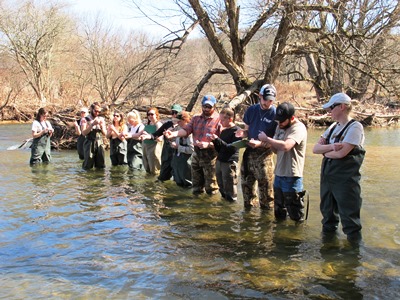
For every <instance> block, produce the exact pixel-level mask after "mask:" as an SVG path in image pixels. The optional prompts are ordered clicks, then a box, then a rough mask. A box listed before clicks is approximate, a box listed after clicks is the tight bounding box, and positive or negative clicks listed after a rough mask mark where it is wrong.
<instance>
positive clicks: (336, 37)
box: [132, 0, 400, 106]
mask: <svg viewBox="0 0 400 300" xmlns="http://www.w3.org/2000/svg"><path fill="white" fill-rule="evenodd" d="M132 3H133V7H134V9H135V10H139V11H140V12H141V13H142V14H143V15H144V16H145V17H146V18H149V19H151V20H152V21H154V22H156V23H157V24H159V25H160V26H161V24H162V26H163V27H164V28H165V27H166V25H165V23H163V22H162V21H160V20H162V19H163V18H173V17H174V18H177V16H179V18H180V24H182V28H181V29H178V30H177V29H176V28H174V29H171V30H170V35H168V36H167V37H166V39H165V40H164V41H163V43H162V48H163V49H165V48H168V47H169V49H170V50H171V51H173V52H175V53H176V54H177V55H178V53H179V51H181V50H182V48H183V47H184V44H185V43H186V42H187V39H188V35H189V34H191V33H192V32H193V31H194V27H196V26H199V27H201V32H202V34H203V35H204V36H205V37H206V39H207V40H208V42H209V44H210V46H211V48H212V49H213V51H214V53H215V54H216V56H217V57H218V60H219V63H220V67H223V68H225V70H226V71H227V72H228V73H229V75H230V77H231V80H232V82H233V84H234V86H235V88H236V92H237V94H238V95H241V96H239V97H237V98H236V99H234V100H233V102H231V106H235V105H236V104H238V103H240V102H242V101H243V100H245V99H246V98H247V99H248V96H250V95H251V93H252V92H254V91H255V90H257V89H258V88H260V86H261V85H262V84H263V83H265V82H270V83H274V82H275V81H276V80H278V79H280V78H288V79H289V80H305V81H309V82H311V83H312V85H313V87H314V90H315V92H316V95H317V97H318V98H319V99H320V100H322V99H325V98H328V97H329V96H330V95H331V94H333V93H336V92H339V91H346V92H347V93H349V94H350V95H351V96H353V97H357V98H362V97H364V96H365V95H366V93H367V92H368V89H371V87H372V90H373V92H375V94H376V93H377V92H378V91H379V90H380V89H382V88H383V89H384V90H385V91H386V93H387V94H388V95H390V94H393V93H396V89H395V87H396V85H397V84H398V81H399V78H398V77H399V72H400V66H399V63H398V58H399V56H398V53H396V52H395V50H394V48H393V47H392V45H393V44H394V43H395V44H396V45H397V44H398V39H397V36H396V33H397V30H398V25H399V17H400V8H399V3H398V1H387V0H373V1H367V0H348V1H343V0H341V1H317V0H315V1H313V0H311V1H258V0H255V1H238V0H225V1H222V0H209V1H200V0H170V1H169V3H170V4H171V5H173V4H174V5H175V10H174V9H172V8H171V9H169V10H167V12H166V11H165V9H164V8H160V9H157V8H156V7H149V5H146V4H145V3H144V2H143V1H132ZM168 14H170V15H168ZM263 37H264V39H262V38H263ZM259 41H263V42H264V43H265V44H264V48H260V50H261V55H260V58H261V59H260V62H259V65H258V68H257V69H254V68H253V67H254V66H249V65H248V64H247V63H246V60H247V58H248V55H247V50H248V49H249V45H251V44H253V45H254V44H256V43H258V42H259ZM266 41H267V42H266ZM268 41H269V42H268ZM215 74H221V71H220V72H216V73H215ZM212 75H213V74H212ZM284 76H285V77H284ZM203 87H204V82H200V83H199V85H198V87H197V89H196V90H195V92H194V95H195V96H196V95H198V93H199V91H200V90H201V89H202V88H203ZM396 95H397V93H396ZM193 100H194V99H192V101H193Z"/></svg>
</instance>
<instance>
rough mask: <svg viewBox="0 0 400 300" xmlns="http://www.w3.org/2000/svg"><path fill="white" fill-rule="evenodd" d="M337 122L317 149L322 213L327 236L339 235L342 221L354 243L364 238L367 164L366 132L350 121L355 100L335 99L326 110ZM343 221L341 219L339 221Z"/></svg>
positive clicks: (320, 140)
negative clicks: (363, 167)
mask: <svg viewBox="0 0 400 300" xmlns="http://www.w3.org/2000/svg"><path fill="white" fill-rule="evenodd" d="M322 107H323V108H324V109H326V110H327V111H328V112H329V113H330V114H331V117H332V119H333V120H335V121H336V122H334V123H333V124H332V125H331V126H330V127H329V128H328V129H327V130H326V131H325V132H324V133H323V134H322V136H321V138H320V139H319V140H318V142H317V143H316V144H315V145H314V148H313V153H314V154H322V156H323V158H322V166H321V180H320V197H321V203H320V210H321V214H322V232H323V234H324V236H328V235H330V234H332V233H335V232H336V230H337V228H338V225H339V220H340V221H341V222H342V227H343V232H344V233H345V234H346V235H347V239H348V240H349V241H350V242H359V241H360V240H361V238H362V236H361V228H362V226H361V219H360V211H361V204H362V199H361V186H360V179H361V174H360V168H361V165H362V163H363V161H364V156H365V150H364V148H363V144H364V139H365V137H364V128H363V126H362V124H361V123H360V122H357V121H355V120H353V119H352V118H351V117H350V112H351V109H352V106H351V98H350V97H349V96H348V95H346V94H344V93H337V94H335V95H333V96H332V97H331V98H330V100H329V102H328V103H326V104H324V105H323V106H322ZM339 217H340V218H339Z"/></svg>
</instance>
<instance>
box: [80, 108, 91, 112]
mask: <svg viewBox="0 0 400 300" xmlns="http://www.w3.org/2000/svg"><path fill="white" fill-rule="evenodd" d="M80 112H85V113H88V112H89V110H88V109H87V108H86V107H82V108H81V110H80Z"/></svg>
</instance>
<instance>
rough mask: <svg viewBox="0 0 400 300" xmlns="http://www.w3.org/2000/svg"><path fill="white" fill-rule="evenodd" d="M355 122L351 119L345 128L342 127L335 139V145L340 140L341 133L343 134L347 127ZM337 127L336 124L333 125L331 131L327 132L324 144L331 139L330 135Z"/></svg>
mask: <svg viewBox="0 0 400 300" xmlns="http://www.w3.org/2000/svg"><path fill="white" fill-rule="evenodd" d="M355 121H356V120H354V119H351V120H350V121H349V122H348V123H347V124H346V126H344V128H343V129H342V130H341V131H340V132H339V134H338V135H337V136H336V137H335V141H334V142H335V143H337V142H339V141H340V138H341V137H342V135H343V133H344V132H345V130H346V129H347V127H349V126H350V125H351V124H352V123H354V122H355ZM336 126H337V123H336V124H335V126H333V127H332V129H331V130H330V131H329V134H328V136H327V137H326V143H327V144H329V140H330V139H331V135H332V133H333V131H334V130H335V128H336Z"/></svg>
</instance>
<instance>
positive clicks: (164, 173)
mask: <svg viewBox="0 0 400 300" xmlns="http://www.w3.org/2000/svg"><path fill="white" fill-rule="evenodd" d="M173 156H174V149H173V148H171V144H170V142H169V141H168V140H164V145H163V149H162V152H161V169H160V175H158V180H160V181H166V180H170V179H171V177H172V167H171V162H172V158H173Z"/></svg>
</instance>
